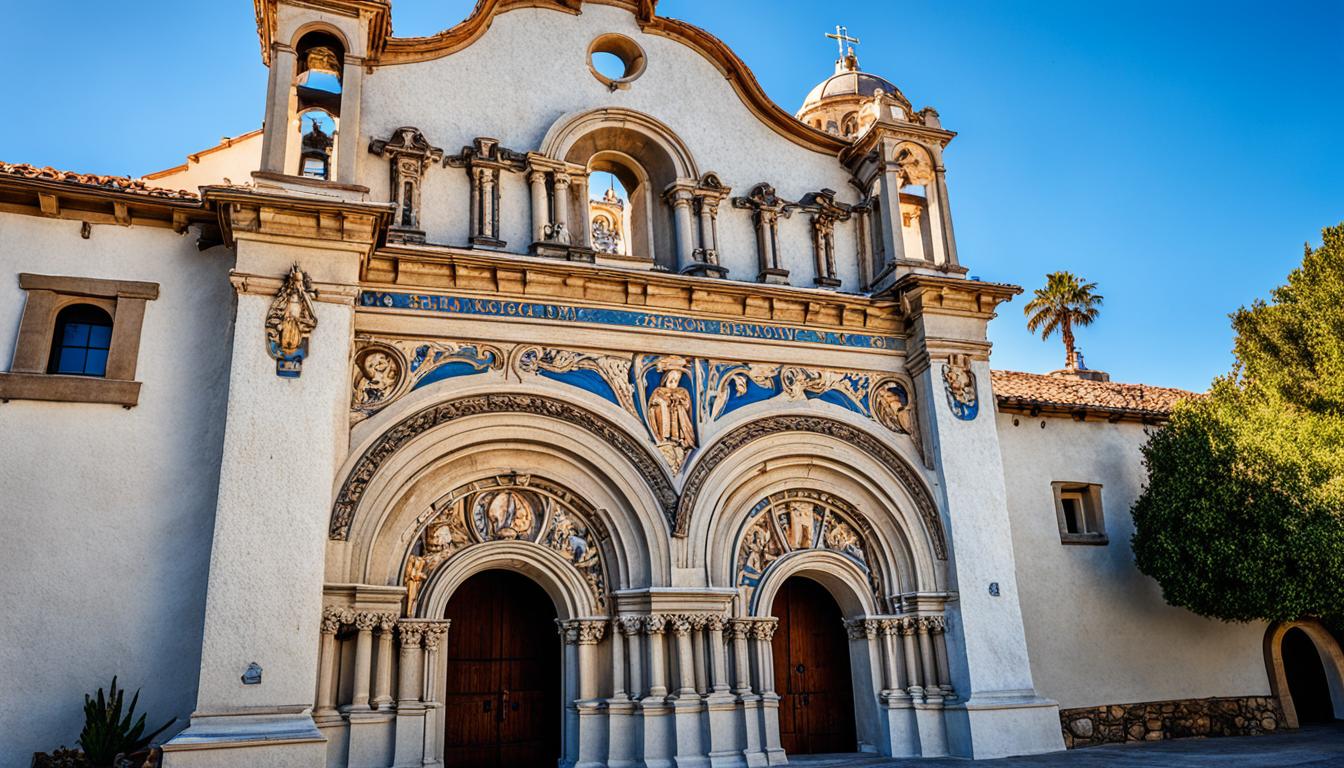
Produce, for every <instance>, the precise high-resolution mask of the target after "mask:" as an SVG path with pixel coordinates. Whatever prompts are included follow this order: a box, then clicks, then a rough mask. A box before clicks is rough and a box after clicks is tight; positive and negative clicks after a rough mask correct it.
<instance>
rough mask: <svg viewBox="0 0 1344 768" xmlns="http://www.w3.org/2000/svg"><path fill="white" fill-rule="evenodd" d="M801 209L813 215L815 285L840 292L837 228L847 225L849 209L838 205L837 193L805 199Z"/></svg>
mask: <svg viewBox="0 0 1344 768" xmlns="http://www.w3.org/2000/svg"><path fill="white" fill-rule="evenodd" d="M800 206H801V207H802V208H804V209H806V210H810V211H811V212H812V256H813V259H814V261H815V262H816V270H817V274H816V277H814V278H813V279H812V282H814V283H816V284H817V285H819V286H822V287H825V288H838V287H839V286H840V277H839V275H838V274H836V269H835V224H836V222H838V221H848V220H849V216H850V208H849V206H846V205H842V204H840V203H837V202H836V201H835V190H831V189H823V190H821V191H820V192H812V193H810V194H808V195H807V196H805V197H804V198H803V200H802V202H801V203H800Z"/></svg>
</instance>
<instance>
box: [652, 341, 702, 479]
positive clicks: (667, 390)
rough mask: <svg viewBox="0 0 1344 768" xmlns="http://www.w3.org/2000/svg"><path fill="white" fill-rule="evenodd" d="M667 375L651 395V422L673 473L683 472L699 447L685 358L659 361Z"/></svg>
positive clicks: (660, 366)
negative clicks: (685, 378) (685, 381)
mask: <svg viewBox="0 0 1344 768" xmlns="http://www.w3.org/2000/svg"><path fill="white" fill-rule="evenodd" d="M657 370H658V371H659V372H661V373H662V374H663V377H662V380H661V382H660V383H659V385H658V386H657V387H656V388H655V389H654V390H653V392H652V393H651V394H650V395H649V405H648V421H649V429H650V431H652V432H653V439H654V442H655V443H656V444H657V445H658V450H659V451H661V452H662V454H663V456H664V457H666V458H667V461H668V464H670V465H671V466H672V471H673V472H677V471H680V470H681V465H682V463H683V462H684V461H685V460H686V454H687V453H689V452H690V451H691V449H692V448H694V447H695V425H694V422H693V421H692V419H691V393H690V390H688V389H686V388H685V387H683V386H682V384H681V378H682V376H684V375H686V374H687V373H688V369H687V361H686V358H684V357H677V356H675V355H674V356H670V357H665V358H663V359H661V360H659V361H658V365H657Z"/></svg>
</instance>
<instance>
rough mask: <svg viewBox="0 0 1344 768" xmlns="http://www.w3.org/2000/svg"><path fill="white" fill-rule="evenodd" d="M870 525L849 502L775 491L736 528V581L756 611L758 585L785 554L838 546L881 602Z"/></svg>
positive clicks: (804, 492)
mask: <svg viewBox="0 0 1344 768" xmlns="http://www.w3.org/2000/svg"><path fill="white" fill-rule="evenodd" d="M870 537H871V529H870V527H869V526H868V523H867V521H866V520H864V519H863V517H862V516H861V515H860V514H859V512H858V510H856V509H855V508H854V507H853V506H852V505H851V504H849V503H848V502H846V501H844V500H843V499H840V498H839V497H836V496H833V495H831V494H829V493H822V492H819V491H812V490H791V491H782V492H780V493H775V494H771V495H770V496H767V497H766V498H764V499H761V500H760V501H759V502H757V503H756V505H755V506H754V507H752V509H751V512H750V513H749V514H748V515H747V519H746V521H745V522H743V524H742V528H741V529H740V533H739V534H738V544H737V559H736V567H735V574H736V575H735V586H737V588H738V590H739V591H740V593H741V595H742V598H743V600H744V602H745V604H746V605H747V606H749V607H750V608H751V610H752V611H755V609H756V607H757V606H756V605H755V597H756V591H757V589H758V588H759V587H760V584H761V581H762V580H763V579H764V578H765V576H766V574H767V573H768V572H769V571H770V568H771V567H772V566H773V565H774V564H775V563H776V562H777V561H779V560H780V559H781V558H783V557H784V556H785V555H788V554H790V553H793V552H802V551H807V550H829V551H832V552H837V553H839V554H841V555H843V556H845V557H847V558H849V559H850V560H852V561H854V564H855V565H857V566H858V567H859V569H860V570H862V571H863V573H864V574H865V575H866V576H867V577H868V581H869V584H870V586H871V587H872V590H873V594H874V595H875V596H876V597H877V600H878V603H879V604H881V603H882V585H881V582H880V580H879V578H878V576H877V574H876V573H875V572H874V571H873V569H872V568H871V567H870V565H869V558H870V556H871V552H870V551H869V549H868V546H869V545H868V544H867V540H868V539H869V538H870Z"/></svg>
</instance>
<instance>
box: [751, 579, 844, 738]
mask: <svg viewBox="0 0 1344 768" xmlns="http://www.w3.org/2000/svg"><path fill="white" fill-rule="evenodd" d="M771 615H773V616H775V617H776V618H778V619H779V628H778V629H777V630H776V632H775V638H774V643H773V644H772V650H773V654H774V668H775V670H776V673H775V674H776V677H777V679H776V688H777V692H778V693H779V696H780V701H779V736H780V742H781V744H782V745H783V747H784V750H785V752H787V753H789V754H816V753H825V752H853V751H855V750H856V749H857V746H858V739H857V736H856V735H855V727H854V694H853V686H852V684H851V677H850V668H849V643H848V640H847V639H846V635H845V626H844V616H843V615H842V614H841V612H840V606H839V605H838V604H837V603H836V602H835V598H833V597H831V594H830V592H828V591H826V588H825V587H823V586H822V585H821V584H818V583H817V582H815V581H813V580H811V579H808V578H805V577H802V576H793V577H790V578H789V579H788V580H787V581H785V582H784V584H783V585H781V586H780V589H779V592H778V593H777V594H776V595H775V601H774V604H773V606H772V608H771Z"/></svg>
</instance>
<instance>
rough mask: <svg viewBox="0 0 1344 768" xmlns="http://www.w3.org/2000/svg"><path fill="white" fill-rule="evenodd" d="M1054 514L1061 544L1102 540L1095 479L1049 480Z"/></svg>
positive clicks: (1098, 542)
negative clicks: (1067, 481)
mask: <svg viewBox="0 0 1344 768" xmlns="http://www.w3.org/2000/svg"><path fill="white" fill-rule="evenodd" d="M1051 486H1052V487H1053V488H1054V495H1055V516H1056V517H1057V518H1058V521H1059V540H1060V542H1061V543H1063V544H1106V543H1107V542H1108V541H1109V540H1108V539H1107V538H1106V524H1105V519H1104V518H1103V517H1102V514H1101V486H1100V485H1097V484H1096V483H1066V482H1056V483H1051Z"/></svg>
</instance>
